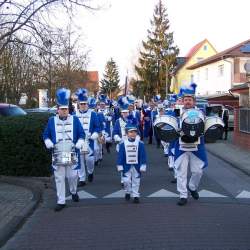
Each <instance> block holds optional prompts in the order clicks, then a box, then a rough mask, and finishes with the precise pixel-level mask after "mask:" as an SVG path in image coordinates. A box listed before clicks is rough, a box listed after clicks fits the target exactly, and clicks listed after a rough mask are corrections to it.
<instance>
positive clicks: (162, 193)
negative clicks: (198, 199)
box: [147, 189, 179, 198]
mask: <svg viewBox="0 0 250 250" xmlns="http://www.w3.org/2000/svg"><path fill="white" fill-rule="evenodd" d="M147 197H148V198H153V197H179V195H177V194H175V193H172V192H170V191H168V190H166V189H161V190H159V191H157V192H155V193H153V194H150V195H149V196H147Z"/></svg>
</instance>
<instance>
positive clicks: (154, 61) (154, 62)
mask: <svg viewBox="0 0 250 250" xmlns="http://www.w3.org/2000/svg"><path fill="white" fill-rule="evenodd" d="M169 29H170V25H169V20H168V15H167V9H166V8H165V7H164V6H163V4H162V0H159V3H158V4H157V5H156V6H155V9H154V14H153V19H152V20H151V29H149V30H148V35H147V40H146V41H143V42H142V47H143V49H142V50H141V51H140V56H139V59H138V63H137V65H135V70H136V72H137V74H138V75H139V77H140V79H141V80H142V83H143V89H144V92H145V95H146V96H147V98H149V97H152V96H153V95H155V94H161V95H162V96H164V95H165V94H166V92H167V93H169V87H170V74H171V73H172V72H173V70H174V67H175V65H176V56H177V55H178V53H179V49H178V47H177V46H175V45H174V39H173V32H170V30H169ZM166 77H167V86H166Z"/></svg>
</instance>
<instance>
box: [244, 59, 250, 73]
mask: <svg viewBox="0 0 250 250" xmlns="http://www.w3.org/2000/svg"><path fill="white" fill-rule="evenodd" d="M244 69H245V71H246V72H247V73H250V60H247V62H246V63H245V64H244Z"/></svg>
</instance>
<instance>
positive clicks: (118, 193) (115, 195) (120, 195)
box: [103, 189, 125, 198]
mask: <svg viewBox="0 0 250 250" xmlns="http://www.w3.org/2000/svg"><path fill="white" fill-rule="evenodd" d="M124 196H125V192H124V190H123V189H121V190H119V191H116V192H114V193H112V194H108V195H106V196H104V197H103V198H124Z"/></svg>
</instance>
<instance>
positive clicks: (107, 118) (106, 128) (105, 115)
mask: <svg viewBox="0 0 250 250" xmlns="http://www.w3.org/2000/svg"><path fill="white" fill-rule="evenodd" d="M98 113H100V114H101V117H100V120H101V122H102V124H103V128H102V132H105V138H106V139H107V138H108V139H111V137H112V136H111V127H112V124H111V123H112V120H113V116H112V114H111V113H110V112H109V110H108V109H104V110H99V111H98Z"/></svg>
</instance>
